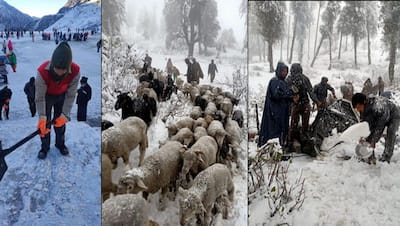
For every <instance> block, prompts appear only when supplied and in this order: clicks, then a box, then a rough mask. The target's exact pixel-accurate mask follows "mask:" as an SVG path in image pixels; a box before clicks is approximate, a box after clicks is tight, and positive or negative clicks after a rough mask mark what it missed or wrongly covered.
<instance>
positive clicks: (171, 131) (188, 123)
mask: <svg viewBox="0 0 400 226" xmlns="http://www.w3.org/2000/svg"><path fill="white" fill-rule="evenodd" d="M193 124H194V120H193V119H192V118H189V117H184V118H182V119H180V120H178V121H177V122H176V123H174V124H171V125H169V126H167V129H168V137H169V138H171V137H172V136H173V135H175V134H176V133H177V132H178V131H179V130H180V129H182V128H189V129H190V130H193Z"/></svg>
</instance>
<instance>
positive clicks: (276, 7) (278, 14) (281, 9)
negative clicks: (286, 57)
mask: <svg viewBox="0 0 400 226" xmlns="http://www.w3.org/2000/svg"><path fill="white" fill-rule="evenodd" d="M249 4H255V10H256V11H255V13H256V16H257V22H258V24H259V27H258V29H259V33H260V34H261V35H262V37H263V38H264V40H265V41H267V43H268V61H269V66H270V67H269V68H270V72H274V66H273V65H274V63H273V55H272V47H273V45H274V44H275V43H276V42H277V41H279V40H280V39H281V37H282V35H283V32H284V18H285V11H286V8H285V3H284V2H280V1H266V2H249Z"/></svg>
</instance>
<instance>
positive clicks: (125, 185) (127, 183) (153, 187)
mask: <svg viewBox="0 0 400 226" xmlns="http://www.w3.org/2000/svg"><path fill="white" fill-rule="evenodd" d="M185 150H186V148H185V147H184V146H183V144H181V143H179V142H177V141H168V142H167V143H166V144H165V145H163V146H162V147H161V148H160V150H159V151H157V152H155V153H154V154H152V155H150V156H148V157H147V158H146V159H145V160H144V162H143V164H142V165H141V166H140V167H139V168H134V169H132V170H130V171H127V172H126V173H125V174H124V175H123V176H122V177H121V178H120V179H119V184H118V193H119V194H125V193H133V194H136V193H139V192H143V196H144V197H145V198H146V199H147V196H148V194H149V193H151V194H154V193H156V192H157V191H158V190H160V189H161V195H160V205H159V208H160V210H163V209H165V207H166V202H165V198H166V194H167V192H168V190H169V188H175V189H176V187H175V186H176V180H177V179H178V176H179V172H180V170H181V168H182V162H183V161H182V158H181V155H182V153H183V152H184V151H185Z"/></svg>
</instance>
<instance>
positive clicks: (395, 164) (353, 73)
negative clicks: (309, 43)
mask: <svg viewBox="0 0 400 226" xmlns="http://www.w3.org/2000/svg"><path fill="white" fill-rule="evenodd" d="M372 43H374V44H373V46H372V49H373V52H372V64H371V65H367V63H368V62H367V50H366V48H364V47H363V46H362V44H360V46H359V49H358V63H359V69H353V68H346V66H349V67H351V65H352V64H353V61H354V60H353V50H352V49H351V48H350V49H349V50H348V51H346V52H343V53H342V59H341V60H340V61H338V60H337V52H336V51H335V53H334V62H336V63H335V64H334V65H333V68H332V70H330V71H329V70H327V68H328V65H329V52H327V51H326V50H325V51H322V53H323V54H320V56H319V57H318V58H317V61H316V63H315V65H314V67H313V68H310V67H309V65H310V62H308V61H307V59H305V62H304V63H303V64H302V66H303V73H304V74H305V75H307V76H308V77H309V78H310V80H311V83H312V84H313V85H315V84H317V83H319V82H320V79H321V76H326V77H328V79H329V82H328V83H329V84H331V85H332V86H333V87H334V88H335V90H336V95H337V97H338V98H340V97H341V96H342V94H341V93H340V89H339V88H340V85H342V84H344V82H345V81H350V82H353V85H354V89H355V92H361V89H362V86H363V83H364V81H365V80H366V79H367V78H371V80H372V83H373V84H376V83H377V80H378V76H382V77H383V79H384V81H385V83H386V86H385V90H398V85H397V84H398V79H396V80H395V85H394V86H391V87H388V85H387V84H388V83H389V79H388V76H387V67H388V61H387V59H386V57H387V52H383V51H382V50H381V48H382V47H381V46H380V41H379V37H377V38H376V39H375V40H373V41H372ZM274 54H275V56H279V52H278V51H277V52H275V53H274ZM283 55H284V56H286V52H285V51H284V54H283ZM294 55H295V56H296V55H297V54H294ZM254 59H256V58H254ZM275 59H277V58H275ZM310 60H311V59H310ZM294 62H296V61H294ZM286 63H287V62H286ZM274 66H276V62H275V65H274ZM396 68H398V67H396ZM396 71H398V70H396ZM396 73H398V72H396ZM273 76H275V75H274V73H269V64H267V63H260V62H251V63H250V64H249V130H253V131H254V130H255V131H256V120H255V103H258V106H259V108H258V110H259V118H260V120H261V117H262V111H263V105H264V100H265V93H266V89H267V85H268V82H269V80H270V79H271V78H272V77H273ZM393 101H394V102H395V103H397V104H398V105H399V103H400V98H399V97H398V96H396V97H395V98H394V100H393ZM399 106H400V105H399ZM315 115H316V112H313V113H312V116H311V119H310V123H312V121H313V119H314V117H315ZM357 132H361V131H357ZM352 135H354V134H353V133H352ZM355 137H356V136H355ZM339 139H341V136H340V134H334V136H332V137H329V139H326V140H327V141H326V142H331V143H335V142H336V141H338V140H339ZM350 140H351V139H350ZM357 141H358V140H357V139H354V140H352V142H351V141H350V142H349V140H348V142H346V143H344V144H340V145H337V146H336V147H335V148H333V149H332V150H331V151H330V152H329V153H328V154H327V155H326V156H325V157H324V158H317V159H315V158H311V157H306V156H303V157H297V158H293V160H292V162H291V163H290V166H289V172H288V182H289V183H294V182H295V180H296V179H297V178H298V177H299V175H300V173H302V178H304V179H305V183H304V190H305V201H304V203H303V205H302V207H301V208H300V209H299V210H295V211H293V212H291V213H289V214H287V213H284V214H283V216H280V215H279V214H276V215H275V216H274V217H272V218H271V217H270V213H271V209H270V208H269V206H268V203H267V199H266V194H267V192H266V190H265V187H264V190H258V191H257V192H255V193H254V194H251V197H252V200H251V202H250V203H249V207H248V208H249V221H248V222H249V225H277V224H283V225H286V224H284V223H287V224H288V225H371V226H372V225H393V226H394V225H400V214H399V211H398V210H399V208H400V192H399V191H400V180H399V179H398V176H397V174H398V172H399V170H400V161H399V160H400V146H399V141H400V140H397V142H396V145H395V150H394V155H393V157H392V159H391V163H390V164H387V163H382V162H379V161H378V162H377V164H376V165H368V164H366V163H363V162H360V161H359V160H357V158H354V152H355V146H356V144H357ZM383 149H384V138H382V139H381V140H380V142H378V143H377V144H376V149H375V154H376V155H377V157H379V156H380V155H381V154H382V152H383ZM256 153H257V145H256V143H255V142H249V156H255V155H256ZM340 153H346V154H350V155H352V156H353V158H351V159H350V160H348V161H344V160H340V159H338V158H337V156H338V154H340ZM283 164H288V162H285V163H283ZM268 172H269V168H268V165H266V166H265V167H264V173H265V174H267V173H268ZM266 180H267V179H266ZM266 182H268V181H266Z"/></svg>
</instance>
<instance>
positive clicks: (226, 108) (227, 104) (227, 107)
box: [221, 97, 233, 117]
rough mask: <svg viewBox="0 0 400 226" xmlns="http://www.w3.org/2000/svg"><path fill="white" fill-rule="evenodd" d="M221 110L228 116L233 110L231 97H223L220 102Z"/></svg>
mask: <svg viewBox="0 0 400 226" xmlns="http://www.w3.org/2000/svg"><path fill="white" fill-rule="evenodd" d="M221 110H222V111H223V112H224V113H225V114H226V115H227V116H228V117H229V116H230V115H231V114H232V111H233V104H232V101H231V99H229V98H227V97H225V98H224V100H223V101H222V103H221Z"/></svg>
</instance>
